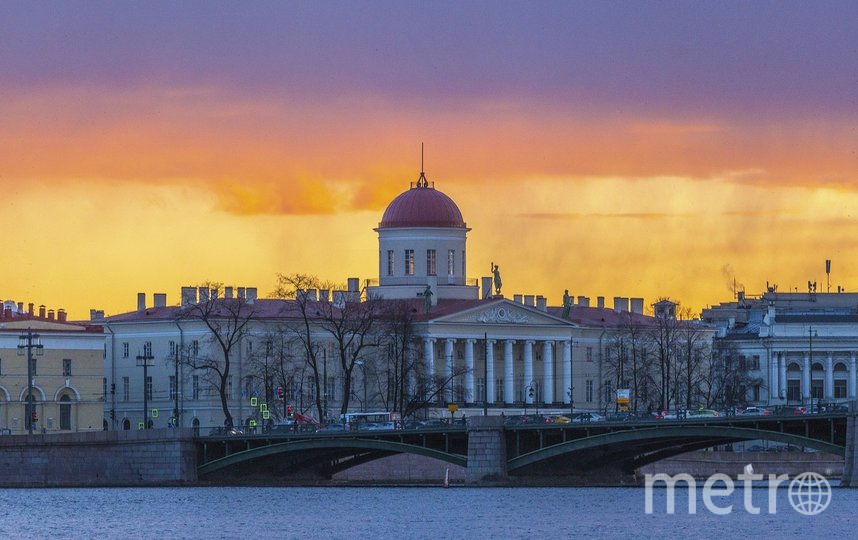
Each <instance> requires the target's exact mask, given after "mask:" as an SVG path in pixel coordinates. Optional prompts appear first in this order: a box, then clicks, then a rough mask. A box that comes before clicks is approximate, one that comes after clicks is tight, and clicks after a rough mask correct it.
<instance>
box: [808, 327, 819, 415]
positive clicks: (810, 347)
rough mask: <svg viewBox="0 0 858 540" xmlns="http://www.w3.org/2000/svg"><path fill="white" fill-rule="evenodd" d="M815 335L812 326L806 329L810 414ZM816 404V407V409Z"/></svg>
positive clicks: (811, 409) (811, 408)
mask: <svg viewBox="0 0 858 540" xmlns="http://www.w3.org/2000/svg"><path fill="white" fill-rule="evenodd" d="M815 335H816V331H815V330H814V329H813V327H812V326H808V327H807V346H808V354H809V356H810V365H809V366H808V368H809V369H810V371H809V373H808V374H807V384H808V385H809V386H810V388H808V391H809V392H810V412H813V336H815ZM818 406H819V405H818V403H817V407H818Z"/></svg>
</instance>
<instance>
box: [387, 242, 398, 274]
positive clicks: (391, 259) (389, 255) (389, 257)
mask: <svg viewBox="0 0 858 540" xmlns="http://www.w3.org/2000/svg"><path fill="white" fill-rule="evenodd" d="M395 262H396V260H395V258H394V256H393V250H392V249H388V250H387V275H388V276H392V275H393V268H394V266H393V265H394V263H395Z"/></svg>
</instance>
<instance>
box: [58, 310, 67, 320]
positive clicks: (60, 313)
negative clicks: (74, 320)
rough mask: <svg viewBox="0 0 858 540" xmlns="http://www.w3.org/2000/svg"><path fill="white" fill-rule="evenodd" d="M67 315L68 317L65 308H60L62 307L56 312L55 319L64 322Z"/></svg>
mask: <svg viewBox="0 0 858 540" xmlns="http://www.w3.org/2000/svg"><path fill="white" fill-rule="evenodd" d="M67 317H68V315H66V310H64V309H62V308H61V309H60V310H59V311H58V312H57V320H58V321H60V322H66V319H67Z"/></svg>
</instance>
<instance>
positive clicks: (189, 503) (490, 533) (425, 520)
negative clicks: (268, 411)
mask: <svg viewBox="0 0 858 540" xmlns="http://www.w3.org/2000/svg"><path fill="white" fill-rule="evenodd" d="M687 496H688V491H687V490H680V492H678V494H677V499H676V500H677V506H676V514H674V515H669V514H667V513H666V512H665V497H666V490H664V489H660V490H655V491H654V499H653V500H654V504H653V509H654V511H653V513H652V514H646V513H645V505H644V500H645V498H644V489H642V488H480V489H476V488H474V489H472V488H463V487H451V488H449V489H443V488H390V487H384V488H378V487H366V488H352V487H349V488H345V487H326V488H302V487H297V488H296V487H288V488H252V487H247V488H242V487H206V488H103V489H97V488H89V489H2V490H0V537H2V538H52V537H54V538H135V539H138V538H158V539H162V538H236V539H257V538H264V539H270V540H280V539H289V538H300V539H310V538H324V539H339V538H349V539H364V538H366V539H372V540H379V539H384V538H397V539H399V538H401V539H416V538H431V539H434V540H438V539H445V540H446V539H458V538H469V539H472V538H575V537H581V538H617V539H632V540H639V539H643V538H659V539H673V538H692V539H697V538H720V539H723V538H744V537H755V538H776V539H778V540H783V539H789V538H833V537H840V538H843V539H847V538H854V534H855V533H854V531H856V530H858V517H856V516H858V490H843V489H835V490H833V493H832V496H831V504H830V505H829V506H828V508H827V509H826V510H825V511H824V512H822V513H821V514H819V515H816V516H803V515H801V514H799V513H797V512H796V511H795V510H794V509H793V508H792V507H791V506H790V504H789V501H788V494H787V490H785V489H781V490H778V494H777V513H776V514H770V513H768V509H767V497H768V491H767V490H765V489H754V490H752V499H753V502H754V504H755V506H759V507H762V511H761V513H760V514H758V515H753V514H749V513H747V512H746V511H745V510H744V506H743V494H742V490H741V489H737V490H736V492H735V493H734V494H733V495H731V496H729V497H725V498H720V499H718V501H719V502H718V504H719V506H725V505H726V504H729V503H733V504H734V509H733V512H732V513H731V514H729V515H725V516H717V515H713V514H711V513H709V512H707V511H706V508H705V507H704V505H703V504H702V502H701V499H702V497H701V495H700V494H699V493H698V495H697V501H698V504H697V513H696V514H693V515H689V514H688V511H687V510H688V508H687Z"/></svg>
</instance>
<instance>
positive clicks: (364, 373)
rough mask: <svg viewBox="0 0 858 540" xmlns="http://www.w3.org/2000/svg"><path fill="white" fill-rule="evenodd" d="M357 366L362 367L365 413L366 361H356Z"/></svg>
mask: <svg viewBox="0 0 858 540" xmlns="http://www.w3.org/2000/svg"><path fill="white" fill-rule="evenodd" d="M355 365H357V366H360V370H361V374H362V375H363V412H366V410H367V409H366V362H365V361H364V360H356V361H355Z"/></svg>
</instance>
